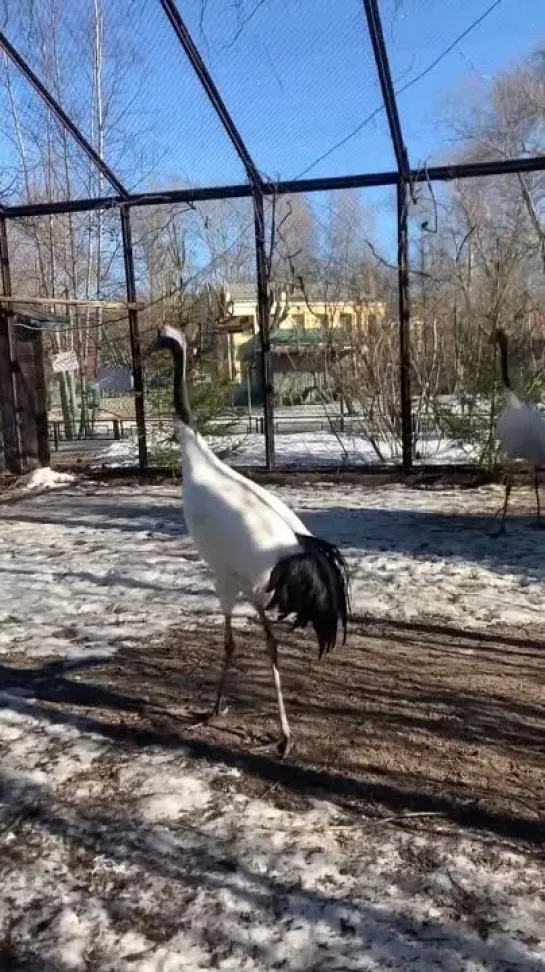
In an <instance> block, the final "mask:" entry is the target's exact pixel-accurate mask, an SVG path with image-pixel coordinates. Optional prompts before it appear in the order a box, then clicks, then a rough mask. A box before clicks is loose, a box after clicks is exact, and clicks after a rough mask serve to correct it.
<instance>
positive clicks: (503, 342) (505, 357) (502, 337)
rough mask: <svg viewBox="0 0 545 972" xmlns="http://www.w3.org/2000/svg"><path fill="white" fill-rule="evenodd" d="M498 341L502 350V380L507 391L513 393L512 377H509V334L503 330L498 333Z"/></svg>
mask: <svg viewBox="0 0 545 972" xmlns="http://www.w3.org/2000/svg"><path fill="white" fill-rule="evenodd" d="M495 337H496V341H497V344H498V347H499V349H500V368H501V380H502V381H503V384H504V385H505V387H506V389H507V391H511V377H510V375H509V345H508V341H507V334H506V333H505V331H502V330H501V329H499V330H497V331H496V335H495Z"/></svg>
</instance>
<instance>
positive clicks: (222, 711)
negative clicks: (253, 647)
mask: <svg viewBox="0 0 545 972" xmlns="http://www.w3.org/2000/svg"><path fill="white" fill-rule="evenodd" d="M234 653H235V639H234V638H233V627H232V623H231V612H230V611H229V612H228V613H226V614H225V621H224V628H223V662H222V666H221V675H220V678H219V682H218V689H217V693H216V703H215V705H214V708H213V710H212V717H214V716H222V715H226V713H227V706H226V705H225V699H224V696H223V693H224V691H225V682H226V681H227V673H228V671H229V669H230V667H231V663H232V661H233V655H234Z"/></svg>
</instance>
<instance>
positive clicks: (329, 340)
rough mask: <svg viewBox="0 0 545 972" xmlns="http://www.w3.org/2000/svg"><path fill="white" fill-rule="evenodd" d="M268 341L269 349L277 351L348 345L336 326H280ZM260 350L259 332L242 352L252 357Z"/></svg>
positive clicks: (246, 356)
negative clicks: (305, 328) (304, 327)
mask: <svg viewBox="0 0 545 972" xmlns="http://www.w3.org/2000/svg"><path fill="white" fill-rule="evenodd" d="M270 342H271V351H278V352H282V351H285V352H289V351H301V350H303V349H305V348H306V349H309V348H320V347H322V348H323V347H327V346H328V345H329V346H331V345H335V346H336V347H337V349H339V347H341V348H343V347H349V344H348V343H347V339H346V335H345V334H344V333H343V331H342V330H340V329H338V328H335V329H334V330H331V331H326V330H325V329H323V328H318V327H316V328H312V330H309V331H301V330H292V329H290V328H281V329H278V330H276V331H273V332H272V333H271V336H270ZM260 351H261V343H260V337H259V334H256V335H255V336H254V337H253V338H252V339H251V340H250V341H248V342H247V343H246V344H245V345H244V348H243V352H242V353H243V356H244V357H245V358H252V357H254V356H255V355H256V354H259V353H260Z"/></svg>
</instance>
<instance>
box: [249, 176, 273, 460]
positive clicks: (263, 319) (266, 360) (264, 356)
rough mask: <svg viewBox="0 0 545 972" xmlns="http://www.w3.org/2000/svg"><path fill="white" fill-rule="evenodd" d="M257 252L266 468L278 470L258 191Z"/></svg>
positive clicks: (258, 194) (262, 219)
mask: <svg viewBox="0 0 545 972" xmlns="http://www.w3.org/2000/svg"><path fill="white" fill-rule="evenodd" d="M254 216H255V255H256V268H257V312H258V321H259V338H260V344H261V384H262V388H263V420H264V432H265V467H266V469H267V471H268V472H270V471H271V470H272V469H274V464H275V449H274V384H273V374H272V369H271V337H270V328H269V291H268V287H267V268H266V253H265V208H264V205H263V193H262V192H260V191H259V190H258V189H256V191H255V193H254Z"/></svg>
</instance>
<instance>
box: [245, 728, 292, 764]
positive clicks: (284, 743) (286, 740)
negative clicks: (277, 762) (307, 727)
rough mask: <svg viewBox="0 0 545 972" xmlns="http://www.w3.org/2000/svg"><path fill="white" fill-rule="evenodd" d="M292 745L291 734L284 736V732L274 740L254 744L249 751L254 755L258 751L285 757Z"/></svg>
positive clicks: (258, 752) (281, 757)
mask: <svg viewBox="0 0 545 972" xmlns="http://www.w3.org/2000/svg"><path fill="white" fill-rule="evenodd" d="M292 745H293V736H291V735H290V736H286V735H285V734H284V733H282V735H281V736H280V739H278V740H277V741H276V742H274V741H273V742H268V743H264V744H263V745H262V746H254V747H253V748H252V749H251V750H250V752H252V753H255V754H256V755H258V754H260V753H271V754H274V755H276V756H279V757H280V759H285V758H286V756H289V754H290V752H291V749H292Z"/></svg>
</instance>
